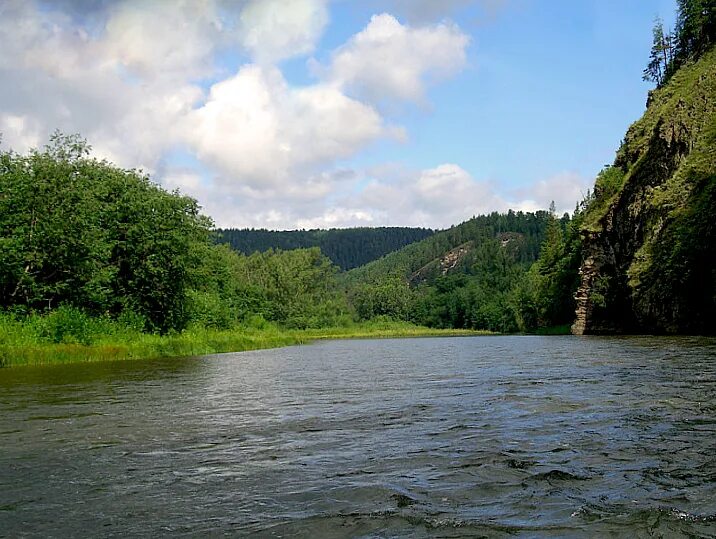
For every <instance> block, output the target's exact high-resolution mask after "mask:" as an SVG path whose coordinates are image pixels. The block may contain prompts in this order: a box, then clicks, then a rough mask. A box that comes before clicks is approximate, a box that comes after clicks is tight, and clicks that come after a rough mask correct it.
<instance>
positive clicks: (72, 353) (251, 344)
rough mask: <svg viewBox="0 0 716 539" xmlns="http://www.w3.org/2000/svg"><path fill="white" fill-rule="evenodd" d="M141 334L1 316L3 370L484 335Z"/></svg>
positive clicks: (356, 328)
mask: <svg viewBox="0 0 716 539" xmlns="http://www.w3.org/2000/svg"><path fill="white" fill-rule="evenodd" d="M140 328H141V320H137V319H136V318H133V317H131V316H125V317H120V319H119V320H112V319H109V318H104V317H99V318H97V317H91V316H88V315H86V314H85V313H83V312H82V311H80V310H77V309H73V308H68V307H61V308H59V309H56V310H55V311H53V312H52V313H50V314H47V315H44V316H40V315H30V316H24V317H19V316H14V315H12V314H8V313H0V367H11V366H19V365H42V364H51V363H68V362H82V361H107V360H125V359H151V358H158V357H180V356H198V355H206V354H216V353H222V352H239V351H244V350H258V349H264V348H276V347H280V346H289V345H294V344H303V343H307V342H310V341H313V340H317V339H341V338H368V337H414V336H428V335H475V334H478V333H480V332H475V331H467V330H435V329H429V328H424V327H419V326H415V325H413V324H409V323H406V322H394V321H390V320H385V319H381V320H375V321H371V322H365V323H360V324H354V323H346V324H345V325H343V326H342V327H333V328H323V329H306V330H285V329H282V328H279V327H277V326H276V325H274V324H271V323H269V322H266V321H265V320H263V318H261V317H254V318H252V319H250V320H248V321H246V322H245V323H244V324H241V325H236V326H235V327H234V328H232V329H229V330H218V329H210V328H205V327H199V326H194V327H190V328H188V329H186V330H184V331H182V332H181V333H172V334H167V335H158V334H153V333H144V332H142V331H141V329H140ZM483 333H484V332H483Z"/></svg>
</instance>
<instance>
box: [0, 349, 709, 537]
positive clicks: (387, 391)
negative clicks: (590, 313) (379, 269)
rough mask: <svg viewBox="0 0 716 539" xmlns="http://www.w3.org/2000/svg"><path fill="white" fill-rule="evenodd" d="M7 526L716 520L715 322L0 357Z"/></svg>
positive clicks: (520, 532)
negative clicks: (193, 351)
mask: <svg viewBox="0 0 716 539" xmlns="http://www.w3.org/2000/svg"><path fill="white" fill-rule="evenodd" d="M0 536H2V537H13V538H14V537H127V536H129V537H156V536H172V537H174V536H177V537H196V536H232V537H233V536H257V537H296V536H298V537H311V538H314V537H315V538H320V537H471V536H477V537H507V536H509V537H515V536H517V537H554V536H557V537H605V536H614V537H620V536H630V537H652V536H663V537H716V340H714V339H704V338H689V337H681V338H665V337H660V338H656V337H622V338H596V337H592V338H586V337H570V336H564V337H527V336H511V337H466V338H423V339H402V340H353V341H351V340H346V341H329V342H322V343H318V344H314V345H307V346H298V347H290V348H283V349H276V350H266V351H257V352H245V353H237V354H221V355H215V356H207V357H201V358H182V359H165V360H153V361H128V362H112V363H94V364H72V365H57V366H47V367H23V368H13V369H4V370H0Z"/></svg>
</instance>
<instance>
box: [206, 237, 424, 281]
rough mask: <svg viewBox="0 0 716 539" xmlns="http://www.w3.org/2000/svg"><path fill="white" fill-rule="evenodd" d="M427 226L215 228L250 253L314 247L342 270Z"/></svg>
mask: <svg viewBox="0 0 716 539" xmlns="http://www.w3.org/2000/svg"><path fill="white" fill-rule="evenodd" d="M433 233H434V232H433V230H430V229H428V228H411V227H375V228H367V227H358V228H346V229H336V228H332V229H329V230H316V229H314V230H266V229H253V228H252V229H248V228H245V229H233V228H227V229H221V228H220V229H218V230H217V236H216V237H217V241H218V242H220V243H228V244H229V245H230V246H231V247H232V248H233V249H235V250H237V251H239V252H241V253H244V254H247V255H250V254H252V253H255V252H265V251H268V250H269V249H274V250H275V249H280V250H291V249H305V248H309V247H318V248H319V249H320V250H321V252H322V253H323V254H325V255H326V256H327V257H328V258H329V259H330V260H331V262H333V263H334V264H335V265H336V266H338V267H339V268H340V269H342V270H350V269H353V268H357V267H359V266H363V265H364V264H367V263H368V262H371V261H372V260H376V259H378V258H380V257H382V256H385V255H386V254H388V253H390V252H393V251H397V250H398V249H400V248H402V247H405V246H406V245H409V244H411V243H414V242H416V241H420V240H422V239H425V238H427V237H429V236H431V235H432V234H433Z"/></svg>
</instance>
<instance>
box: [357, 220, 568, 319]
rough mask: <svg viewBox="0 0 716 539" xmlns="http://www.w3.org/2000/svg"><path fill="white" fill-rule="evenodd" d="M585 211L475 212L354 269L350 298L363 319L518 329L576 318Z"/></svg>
mask: <svg viewBox="0 0 716 539" xmlns="http://www.w3.org/2000/svg"><path fill="white" fill-rule="evenodd" d="M580 211H581V210H578V211H577V212H576V213H575V216H574V217H570V215H568V214H565V215H563V216H562V217H560V218H558V217H557V216H556V215H555V214H554V209H552V210H551V211H550V212H547V211H540V212H536V213H530V212H514V211H509V212H508V213H506V214H500V213H492V214H490V215H484V216H478V217H474V218H473V219H470V220H469V221H466V222H465V223H462V224H460V225H458V226H455V227H452V228H451V229H449V230H445V231H443V232H438V233H437V234H435V235H434V236H432V237H430V238H428V239H426V240H423V241H421V242H418V243H415V244H412V245H409V246H408V247H405V248H404V249H402V250H400V251H398V252H396V253H392V254H390V255H388V256H386V257H384V258H382V259H381V260H378V261H375V262H372V263H370V264H367V265H366V266H363V267H360V268H357V269H355V270H352V271H351V272H349V273H348V274H347V275H346V276H345V277H344V278H343V282H344V283H345V286H346V289H347V293H348V297H349V298H350V303H351V305H353V306H354V308H355V309H356V313H357V315H358V316H359V317H361V318H363V319H370V318H372V317H375V316H390V317H393V318H397V319H403V320H409V321H412V322H415V323H418V324H421V325H426V326H429V327H445V328H472V329H488V330H492V331H501V332H513V331H533V330H536V329H538V328H543V327H549V326H557V325H564V324H568V323H570V322H571V320H572V318H573V314H574V303H573V301H574V300H573V294H574V291H575V290H576V286H577V279H576V268H577V267H578V265H579V262H580V256H579V255H580V253H579V247H578V238H579V236H578V228H579V223H580V222H581V217H580V215H581V213H580Z"/></svg>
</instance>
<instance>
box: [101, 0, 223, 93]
mask: <svg viewBox="0 0 716 539" xmlns="http://www.w3.org/2000/svg"><path fill="white" fill-rule="evenodd" d="M221 26H222V25H221V21H220V19H219V17H218V15H217V13H216V11H215V6H214V4H213V3H212V2H210V1H203V2H199V1H192V0H181V1H172V2H168V1H156V2H145V1H138V0H131V1H127V2H121V3H117V4H116V5H114V6H113V7H112V8H111V10H110V14H109V18H108V21H107V25H106V29H105V35H104V36H103V39H102V41H101V46H103V47H104V48H105V51H104V54H105V57H106V58H107V59H108V60H110V61H111V62H113V63H114V62H116V63H118V64H120V65H122V66H124V67H125V68H126V69H128V70H129V71H130V72H132V73H133V74H136V75H138V76H140V77H141V78H142V79H145V80H147V79H149V80H151V79H155V78H162V79H165V80H166V79H172V80H174V79H179V80H182V81H183V80H186V79H187V78H190V77H194V78H196V77H200V76H205V75H207V74H209V73H211V71H212V66H213V59H212V52H213V50H214V47H215V46H216V43H217V37H218V36H219V35H220V31H221Z"/></svg>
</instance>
